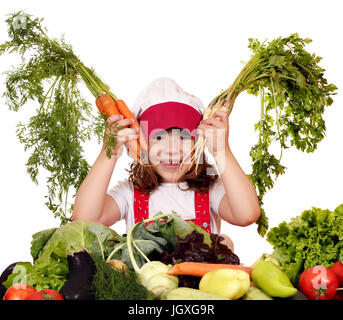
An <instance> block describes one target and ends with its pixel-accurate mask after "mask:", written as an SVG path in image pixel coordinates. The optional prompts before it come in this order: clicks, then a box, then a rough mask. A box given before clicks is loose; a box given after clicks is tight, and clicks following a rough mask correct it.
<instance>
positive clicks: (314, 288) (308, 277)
mask: <svg viewBox="0 0 343 320" xmlns="http://www.w3.org/2000/svg"><path fill="white" fill-rule="evenodd" d="M298 288H299V290H300V291H301V292H302V293H303V294H304V295H305V296H306V297H307V298H308V299H311V300H331V299H333V297H334V296H335V295H336V291H337V288H338V279H337V277H336V275H335V273H334V272H333V271H332V270H331V269H329V268H327V267H324V266H315V267H312V268H309V269H307V270H305V271H304V272H303V273H302V274H301V275H300V277H299V282H298Z"/></svg>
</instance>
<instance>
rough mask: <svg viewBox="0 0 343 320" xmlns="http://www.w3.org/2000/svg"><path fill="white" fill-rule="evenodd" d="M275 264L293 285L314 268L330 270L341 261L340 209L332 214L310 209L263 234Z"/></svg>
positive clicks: (342, 210)
mask: <svg viewBox="0 0 343 320" xmlns="http://www.w3.org/2000/svg"><path fill="white" fill-rule="evenodd" d="M267 240H268V242H269V243H270V244H272V245H273V247H274V251H273V253H272V254H271V256H272V257H273V258H275V259H276V260H278V261H279V262H280V264H281V266H282V269H283V270H284V272H285V273H286V274H287V275H288V277H289V278H290V279H291V281H292V283H293V284H296V283H297V282H298V280H299V276H300V274H301V273H302V272H303V271H304V270H306V269H309V268H311V267H314V266H316V265H323V266H325V267H331V266H332V265H333V264H334V263H335V262H336V261H338V260H340V259H341V258H342V257H343V205H340V206H338V207H337V208H336V209H335V210H334V211H331V210H328V209H325V210H324V209H320V208H312V209H310V210H305V211H303V212H302V214H301V215H300V216H297V217H295V218H293V219H292V220H291V221H290V222H289V223H287V222H285V221H284V222H282V223H280V224H279V226H278V227H274V228H272V229H271V230H270V231H269V232H268V234H267Z"/></svg>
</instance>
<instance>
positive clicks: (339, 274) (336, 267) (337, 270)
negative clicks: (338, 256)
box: [331, 261, 343, 287]
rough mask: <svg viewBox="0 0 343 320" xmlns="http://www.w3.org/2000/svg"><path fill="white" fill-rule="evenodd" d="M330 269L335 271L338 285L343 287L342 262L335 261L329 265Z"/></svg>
mask: <svg viewBox="0 0 343 320" xmlns="http://www.w3.org/2000/svg"><path fill="white" fill-rule="evenodd" d="M331 270H332V271H333V272H334V273H335V275H336V277H337V279H338V283H339V286H340V287H343V263H341V262H340V261H337V262H335V263H334V265H333V266H332V267H331Z"/></svg>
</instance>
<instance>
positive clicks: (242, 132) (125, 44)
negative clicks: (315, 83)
mask: <svg viewBox="0 0 343 320" xmlns="http://www.w3.org/2000/svg"><path fill="white" fill-rule="evenodd" d="M339 2H340V1H325V2H323V1H299V0H297V1H293V0H292V1H291V0H289V1H282V2H281V1H280V2H277V1H265V0H264V1H263V0H260V1H235V2H231V1H213V0H211V1H199V0H198V1H179V0H174V1H158V0H155V1H146V0H144V1H102V0H97V1H82V2H81V1H70V0H69V1H64V0H60V1H54V2H52V1H16V0H12V1H11V2H5V1H1V2H0V42H1V43H3V42H4V41H6V40H8V37H7V25H6V24H5V18H6V15H7V14H9V13H12V12H15V11H17V10H25V11H26V12H27V13H29V14H32V15H34V16H36V17H43V18H44V22H43V24H44V25H45V26H46V27H47V29H48V31H49V35H50V37H56V38H59V37H60V36H61V34H63V33H64V34H65V39H66V42H67V43H69V44H71V45H72V46H73V49H74V52H75V53H76V54H77V55H79V56H80V58H81V60H82V61H83V62H84V63H85V64H86V65H88V66H92V67H94V68H95V70H96V72H97V73H98V74H99V75H101V77H102V78H103V79H104V80H105V82H106V83H108V84H109V85H110V87H111V89H112V91H113V92H114V93H115V94H116V95H117V96H119V97H120V98H123V99H125V100H126V102H127V103H128V104H129V105H131V104H132V103H133V102H134V100H135V98H136V96H137V95H138V94H139V93H140V91H141V90H142V89H143V88H144V86H146V85H147V84H148V83H149V82H150V81H151V80H153V79H155V78H157V77H161V76H167V77H171V78H174V79H175V80H176V81H177V82H178V83H179V84H180V85H181V86H182V87H183V88H184V89H185V90H186V91H188V92H190V93H192V94H194V95H196V96H198V97H199V98H200V99H201V100H202V101H203V103H204V104H205V105H207V104H208V103H209V102H210V100H211V99H212V98H214V97H215V96H216V95H217V94H218V93H219V92H220V90H221V89H226V88H227V87H228V86H229V85H230V84H231V83H232V81H233V80H234V78H235V77H236V76H237V74H238V73H239V71H240V70H241V69H242V67H243V65H242V63H241V61H247V60H248V59H249V57H250V51H249V49H248V47H247V46H248V38H251V37H252V38H258V39H260V40H262V41H263V40H264V39H269V40H272V39H274V38H276V37H279V36H283V37H284V36H288V35H290V34H291V33H294V32H298V33H299V35H300V36H301V37H303V38H306V37H309V38H311V39H312V40H313V42H312V43H311V44H310V45H308V47H307V49H308V50H309V51H310V52H314V53H316V54H317V55H319V56H321V57H323V60H322V62H321V66H323V67H324V68H325V69H326V70H327V71H326V73H325V76H326V77H327V78H328V79H329V82H330V83H334V84H335V85H336V86H337V87H338V88H339V90H338V94H337V95H336V96H334V101H335V102H334V104H333V105H332V106H331V107H329V108H328V109H327V110H326V112H325V121H326V125H327V135H326V137H325V139H324V140H323V141H322V142H321V143H320V145H319V147H318V149H317V150H316V151H315V152H314V153H313V154H306V153H302V152H300V151H294V150H287V151H286V152H285V153H284V158H283V164H284V165H285V166H286V167H287V168H288V169H287V172H286V174H285V175H283V176H281V177H280V178H279V179H278V180H277V182H276V184H275V187H274V188H273V190H271V191H269V192H268V194H267V195H266V196H265V199H264V202H265V209H266V212H267V215H268V217H269V222H270V227H273V226H277V225H278V224H279V223H280V222H282V221H284V220H286V221H289V220H290V218H291V217H295V216H297V215H299V214H300V213H301V212H302V211H303V210H306V209H310V208H311V207H312V206H316V207H320V208H329V209H334V208H335V207H336V206H338V205H339V204H341V203H342V202H343V192H342V190H343V188H342V185H343V169H342V167H343V165H342V137H343V134H342V133H343V132H342V131H343V129H342V120H343V108H342V103H343V99H342V92H341V88H342V72H343V64H342V45H341V43H342V38H341V31H340V30H342V27H343V26H342V17H341V12H342V10H341V9H340V8H339ZM15 63H17V60H15V59H14V58H13V57H12V56H10V55H5V56H2V57H0V71H1V72H3V71H5V70H8V69H10V66H11V64H15ZM4 82H5V76H4V75H3V74H2V75H0V93H1V94H2V93H3V92H4V91H5V86H4ZM82 90H83V91H82V92H83V93H84V95H85V96H86V97H87V98H89V99H90V100H89V101H90V102H94V101H93V98H92V97H91V96H90V94H89V93H88V92H87V91H86V90H84V89H82ZM94 106H95V103H94ZM35 108H36V105H35V103H30V104H28V105H26V106H24V107H23V108H22V110H21V111H19V112H18V113H15V112H13V111H9V110H8V108H7V106H6V105H5V99H4V98H3V97H0V150H1V156H0V170H1V171H0V172H1V174H0V197H1V198H0V200H1V201H0V204H1V207H0V214H1V217H0V219H1V220H0V272H1V270H3V269H4V268H5V267H6V266H7V265H9V264H10V263H12V262H15V261H31V256H30V241H31V236H32V234H33V233H35V232H38V231H40V230H43V229H47V228H52V227H58V226H59V221H58V220H56V219H54V218H53V215H52V213H51V212H50V211H49V210H48V209H47V208H46V207H45V205H44V202H45V199H44V195H46V194H47V188H46V185H45V177H44V173H43V174H42V175H41V176H40V177H39V186H36V185H35V184H34V183H33V182H32V181H31V180H30V177H29V176H28V174H27V173H26V168H25V163H26V161H27V159H28V156H29V152H24V150H23V145H21V144H20V143H19V141H18V139H17V136H16V125H17V123H18V122H19V121H21V122H23V123H26V122H28V120H29V117H30V116H32V115H33V114H34V111H35ZM258 118H259V100H258V98H256V97H254V96H249V95H247V94H242V95H241V96H240V97H239V99H238V100H237V101H236V104H235V108H234V110H233V113H232V115H231V116H230V139H229V141H230V145H231V148H232V150H233V153H234V155H235V156H236V158H237V159H238V161H239V163H240V165H241V166H242V168H243V170H244V171H245V172H246V173H250V166H251V162H250V156H249V151H250V148H251V146H252V145H253V144H255V142H256V141H257V135H256V133H255V132H254V129H253V128H254V123H255V122H256V121H258ZM85 149H86V158H87V160H88V161H89V163H91V164H92V163H93V162H94V160H95V158H96V157H97V155H98V153H99V151H100V146H99V145H98V144H97V141H93V142H91V143H89V144H88V145H87V146H85ZM130 162H131V159H130V158H128V157H127V155H126V153H125V154H124V155H123V156H122V158H120V160H119V162H118V164H117V166H116V168H115V171H114V174H113V176H112V181H111V185H113V184H114V183H116V182H117V181H119V180H121V179H124V178H125V177H127V172H126V171H125V168H128V165H129V163H130ZM113 228H114V229H115V230H116V231H117V232H118V233H124V231H125V225H124V222H119V223H118V224H116V225H114V226H113ZM222 231H223V232H225V233H227V234H228V235H230V236H231V238H232V239H233V241H234V243H235V252H236V253H237V254H238V256H239V257H240V259H241V261H242V262H243V263H244V264H246V265H249V264H251V263H252V262H254V261H255V260H256V259H257V258H258V257H259V256H260V255H261V254H262V253H263V252H268V253H270V252H271V251H272V247H271V246H270V245H269V244H268V243H267V241H266V239H263V238H261V237H260V236H259V235H258V234H257V232H256V225H255V224H253V225H251V226H249V227H245V228H244V227H237V226H232V225H229V224H227V223H223V224H222Z"/></svg>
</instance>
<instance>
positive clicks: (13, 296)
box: [4, 283, 36, 300]
mask: <svg viewBox="0 0 343 320" xmlns="http://www.w3.org/2000/svg"><path fill="white" fill-rule="evenodd" d="M35 292H36V290H35V289H34V288H32V287H30V286H28V285H27V284H24V283H15V284H14V285H12V286H10V287H9V288H8V289H7V291H6V293H5V295H4V300H27V299H28V298H29V297H30V296H32V295H33V294H34V293H35Z"/></svg>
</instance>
